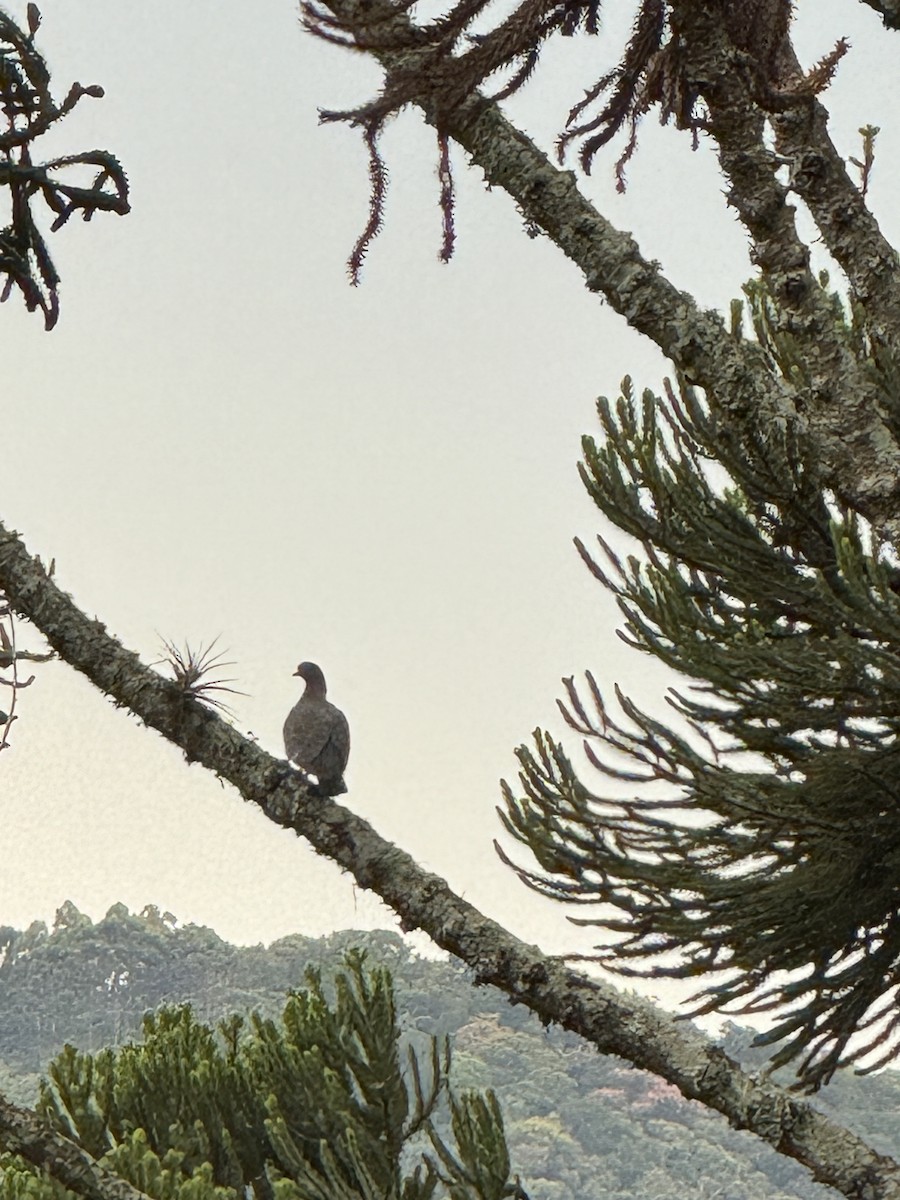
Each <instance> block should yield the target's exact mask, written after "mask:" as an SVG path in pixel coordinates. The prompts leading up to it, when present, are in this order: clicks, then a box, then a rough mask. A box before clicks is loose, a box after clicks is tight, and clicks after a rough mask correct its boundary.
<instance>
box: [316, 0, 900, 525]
mask: <svg viewBox="0 0 900 1200" xmlns="http://www.w3.org/2000/svg"><path fill="white" fill-rule="evenodd" d="M327 3H328V7H329V8H330V9H331V11H332V12H333V13H334V14H335V16H336V17H338V18H339V20H340V22H341V23H342V25H343V26H345V27H346V28H347V29H348V30H349V31H351V32H356V30H357V28H358V29H359V31H360V34H359V40H360V44H361V45H362V46H363V47H365V45H366V33H365V30H366V28H367V27H371V26H372V24H373V23H375V24H376V25H377V26H378V28H379V29H381V30H382V31H383V34H384V36H383V38H382V42H383V46H382V48H378V47H373V48H372V50H371V53H372V54H373V55H374V56H375V57H376V58H377V59H378V60H379V62H380V63H381V64H382V66H383V67H384V68H385V70H386V72H387V76H388V78H387V81H386V85H385V91H386V92H388V91H390V89H391V80H392V77H393V75H394V73H398V74H399V75H400V76H402V77H403V78H404V80H408V78H409V77H410V76H411V75H413V74H415V69H416V63H417V62H418V61H421V62H423V63H424V62H426V61H428V54H429V51H428V50H427V49H425V50H422V49H418V48H416V47H415V46H414V45H413V44H412V43H413V42H414V38H412V36H411V33H410V31H411V30H412V29H413V28H414V27H413V26H412V24H411V22H410V20H409V17H408V16H407V15H406V13H405V12H400V11H397V10H395V9H393V7H392V5H391V4H390V3H389V0H327ZM389 45H393V46H397V45H402V46H403V47H404V48H403V49H390V48H388V46H389ZM419 89H420V90H419V94H418V95H417V96H416V97H415V103H416V104H417V105H418V106H419V107H420V108H421V110H422V112H423V113H424V116H425V119H426V120H427V121H428V122H429V123H430V124H432V125H434V126H438V127H439V128H440V130H441V131H442V132H444V133H447V134H449V135H450V136H452V137H453V138H454V139H455V140H456V141H457V142H459V144H460V145H462V146H463V147H464V148H465V149H466V150H467V151H468V153H469V156H470V158H471V159H472V161H473V162H474V163H476V164H477V165H478V166H479V167H481V168H482V170H483V171H484V174H485V177H486V179H487V181H488V183H489V184H491V185H497V186H500V187H502V188H504V189H505V190H506V191H507V192H508V193H509V194H510V195H511V196H512V197H513V199H514V200H515V201H516V203H517V205H518V206H519V208H520V210H521V212H522V214H523V215H524V217H525V219H526V221H527V222H528V223H529V224H530V225H531V226H532V227H535V228H537V229H540V230H542V231H543V232H545V233H546V234H547V235H548V236H549V237H550V238H551V239H552V240H553V241H554V242H555V243H556V245H557V246H559V248H560V249H561V250H562V251H563V253H564V254H565V255H566V256H567V257H568V258H570V259H571V260H572V261H573V262H574V263H575V264H576V265H577V266H578V267H579V268H580V270H581V271H582V273H583V275H584V277H585V281H586V284H587V286H588V288H589V289H590V290H591V291H595V292H600V293H601V294H602V295H603V296H604V297H605V298H606V300H607V301H608V302H609V304H610V305H611V307H612V308H614V309H615V310H616V311H617V312H619V313H621V314H622V316H624V317H625V319H626V320H627V321H628V323H629V324H630V325H631V326H632V327H633V328H634V329H637V330H638V331H639V332H641V333H644V334H646V335H647V336H648V337H649V338H651V339H652V341H654V342H655V343H656V345H657V346H659V348H660V349H661V350H662V352H663V353H664V354H665V355H666V357H667V358H669V359H670V360H671V361H672V362H673V364H674V365H675V367H676V369H677V370H678V371H679V372H680V373H681V374H682V375H683V376H684V378H685V379H686V380H687V381H688V382H690V383H693V384H696V385H699V386H701V387H703V388H705V389H706V390H707V393H708V394H709V396H710V400H711V403H713V405H714V407H715V409H716V412H717V415H718V417H719V418H720V419H721V420H724V421H725V422H726V423H732V424H733V425H736V426H737V427H738V428H741V427H743V428H748V427H763V428H765V427H766V426H769V427H771V428H776V429H777V428H780V427H783V426H784V424H785V423H786V422H788V423H794V424H795V425H796V426H797V427H799V428H804V427H805V428H806V429H807V432H808V434H809V437H810V441H811V449H812V452H813V454H814V455H815V457H816V458H817V459H818V460H819V461H820V462H821V463H822V464H823V482H824V484H825V485H826V486H828V487H831V488H832V489H833V490H834V491H835V492H836V493H837V494H838V495H839V496H840V497H841V499H842V500H844V501H845V502H846V503H848V504H850V505H852V506H853V507H854V508H856V509H858V511H859V512H861V513H862V514H863V515H864V516H866V517H867V518H868V519H869V520H870V521H871V522H872V523H873V524H874V525H875V526H876V528H878V530H879V531H880V532H881V533H882V534H884V535H885V536H886V537H887V538H889V539H890V540H898V539H900V517H898V516H897V514H898V512H900V448H898V447H897V445H896V444H895V443H894V441H893V440H892V439H891V438H890V437H889V436H888V435H887V432H886V430H885V428H884V425H883V423H882V421H881V420H880V418H879V416H878V414H877V413H876V412H875V411H874V409H873V408H872V407H871V406H865V405H861V404H860V405H857V406H856V408H855V409H854V410H853V412H852V415H851V414H848V412H847V410H846V409H843V410H841V411H839V412H836V411H833V410H829V411H826V412H817V411H815V410H814V411H812V412H810V413H804V414H803V415H802V417H801V416H800V414H799V412H798V404H797V400H798V396H797V395H796V393H795V392H794V391H793V390H792V389H791V388H790V387H788V385H787V384H781V383H778V382H776V381H775V380H774V379H773V377H772V374H771V371H770V369H769V365H768V363H767V362H766V360H765V357H764V356H763V354H762V353H761V352H760V350H759V347H757V346H756V345H755V344H753V343H747V342H743V343H742V342H737V341H735V340H733V339H731V338H730V337H729V336H728V335H727V333H726V330H725V326H724V323H723V322H722V320H721V318H720V317H719V316H718V315H717V314H715V313H712V312H709V311H704V310H702V309H700V308H699V307H698V306H697V304H696V302H695V301H694V299H693V298H692V297H691V296H690V295H688V294H687V293H685V292H681V291H679V290H678V289H677V288H675V287H674V286H673V285H672V284H671V283H670V282H669V281H668V280H667V279H666V278H665V277H664V276H663V274H662V272H661V270H660V268H659V265H658V264H656V263H651V262H648V261H647V260H646V259H645V258H643V256H642V255H641V253H640V250H639V248H638V246H637V243H636V242H635V240H634V238H632V237H631V236H630V234H628V233H625V232H622V231H621V230H618V229H616V228H615V227H614V226H613V225H612V224H611V223H610V222H609V221H608V220H606V218H605V217H604V216H603V215H602V214H601V213H599V212H598V211H597V210H596V209H595V208H594V207H593V206H592V205H591V204H590V203H589V201H588V200H587V199H586V198H585V197H584V196H583V195H582V194H581V192H580V191H579V190H578V187H577V184H576V180H575V176H574V174H573V173H572V172H568V171H561V170H559V169H557V168H556V167H554V166H553V165H552V164H551V163H550V162H549V160H548V159H547V157H546V155H544V154H543V153H542V152H541V151H540V150H539V149H538V148H537V147H536V146H535V145H534V143H533V142H532V141H531V140H530V139H529V138H528V137H527V136H526V135H525V134H524V133H522V132H521V131H520V130H519V129H517V128H516V127H515V126H514V125H512V124H511V123H510V122H509V121H507V120H506V118H505V117H504V116H503V113H502V112H501V111H500V108H499V106H498V105H497V104H496V103H493V102H491V101H489V100H487V99H485V97H484V96H482V95H480V94H479V93H475V94H473V95H470V96H469V97H468V98H467V99H465V100H464V101H462V102H460V103H459V104H458V105H456V106H455V107H453V108H452V109H450V110H448V109H447V108H446V107H444V106H443V105H442V103H441V97H440V96H438V95H435V94H434V92H433V91H432V90H431V88H430V86H429V80H428V75H427V72H426V73H424V74H423V75H421V76H420V83H419ZM800 399H801V400H802V397H801V398H800Z"/></svg>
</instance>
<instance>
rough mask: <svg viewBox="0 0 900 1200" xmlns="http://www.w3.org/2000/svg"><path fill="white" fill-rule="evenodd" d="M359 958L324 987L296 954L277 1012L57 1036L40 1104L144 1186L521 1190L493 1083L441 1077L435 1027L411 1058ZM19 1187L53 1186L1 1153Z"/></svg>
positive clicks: (199, 1197)
mask: <svg viewBox="0 0 900 1200" xmlns="http://www.w3.org/2000/svg"><path fill="white" fill-rule="evenodd" d="M364 959H365V955H364V953H362V952H358V951H357V952H350V953H349V954H348V955H347V960H346V970H345V971H341V972H338V973H337V975H336V977H335V979H334V998H333V1000H330V999H329V997H328V996H327V994H326V991H325V988H324V986H323V984H322V980H321V978H320V975H319V973H318V972H317V971H314V970H312V969H310V970H309V972H308V974H307V986H306V988H304V989H303V990H302V991H298V992H295V993H292V994H291V995H290V996H289V998H288V1001H287V1004H286V1007H285V1009H284V1014H283V1017H282V1019H281V1020H280V1021H272V1020H266V1019H263V1018H262V1017H260V1016H258V1015H256V1014H254V1015H253V1016H252V1018H251V1019H250V1022H249V1025H247V1024H246V1023H245V1022H244V1021H243V1019H242V1018H241V1017H237V1016H235V1017H231V1018H230V1019H229V1020H227V1021H222V1022H220V1024H219V1027H218V1029H217V1030H213V1029H211V1028H209V1027H208V1026H206V1025H203V1024H201V1023H199V1022H198V1021H197V1020H196V1019H195V1018H194V1016H193V1014H192V1012H191V1009H190V1006H188V1005H184V1006H181V1007H173V1008H165V1009H162V1010H160V1012H159V1013H157V1014H156V1015H153V1016H148V1017H147V1018H145V1021H144V1040H143V1042H142V1043H140V1044H134V1045H126V1046H123V1047H121V1048H120V1049H118V1050H104V1051H101V1052H100V1053H99V1054H96V1055H89V1054H80V1053H79V1052H78V1051H76V1050H75V1049H73V1047H71V1046H67V1047H66V1049H65V1050H64V1051H63V1053H62V1054H60V1055H59V1056H58V1057H57V1058H56V1059H55V1060H54V1062H53V1063H52V1064H51V1066H50V1072H49V1074H50V1078H49V1080H47V1081H45V1083H44V1085H43V1088H42V1096H41V1102H40V1105H39V1109H40V1111H41V1113H42V1115H43V1116H44V1117H45V1118H46V1119H47V1120H48V1121H49V1122H50V1124H51V1125H52V1126H53V1128H55V1129H57V1130H58V1131H59V1132H61V1133H62V1134H64V1135H65V1136H66V1137H70V1138H72V1139H73V1140H74V1141H76V1142H77V1143H78V1144H79V1145H80V1146H81V1147H82V1148H83V1149H85V1150H86V1151H87V1152H88V1153H89V1154H90V1155H91V1156H92V1157H93V1158H96V1159H97V1160H99V1161H100V1162H101V1164H102V1165H103V1166H105V1167H107V1168H109V1169H111V1170H112V1171H115V1172H116V1173H117V1174H118V1175H120V1176H121V1177H122V1178H124V1179H126V1180H128V1182H129V1183H131V1184H133V1185H134V1186H135V1187H137V1188H138V1189H140V1191H142V1192H144V1193H145V1194H146V1195H147V1196H150V1197H153V1200H245V1198H246V1197H247V1196H249V1195H251V1194H252V1195H253V1196H254V1197H255V1200H376V1198H378V1200H431V1198H432V1197H434V1200H439V1198H440V1197H442V1196H451V1197H453V1198H454V1200H502V1198H503V1197H506V1196H510V1197H519V1198H520V1200H522V1198H524V1200H527V1197H526V1196H525V1193H524V1192H523V1191H522V1189H521V1188H520V1186H519V1184H518V1182H517V1180H515V1179H511V1177H510V1163H509V1153H508V1150H507V1146H506V1138H505V1135H504V1130H503V1117H502V1115H501V1113H500V1109H499V1107H498V1105H497V1101H496V1098H495V1097H494V1095H493V1093H492V1092H487V1093H484V1094H482V1093H480V1092H464V1093H462V1094H461V1095H459V1096H454V1095H453V1094H452V1093H451V1092H450V1090H449V1082H448V1072H449V1067H450V1051H449V1045H448V1043H447V1041H446V1039H445V1040H443V1041H438V1039H436V1038H430V1039H427V1047H425V1048H426V1052H427V1060H428V1061H427V1065H426V1066H424V1067H423V1065H422V1062H421V1060H420V1056H419V1054H417V1052H416V1049H415V1048H414V1047H413V1045H412V1044H411V1043H409V1042H408V1043H407V1045H406V1047H405V1049H404V1048H403V1047H402V1045H401V1035H400V1029H399V1026H398V1023H397V1018H396V1012H395V1005H394V990H393V981H392V979H391V975H390V972H389V971H388V970H387V969H386V968H384V967H375V968H371V969H369V968H367V967H366V966H365V962H364ZM421 1048H422V1047H420V1049H421ZM448 1125H449V1130H448ZM23 1185H24V1187H23ZM54 1188H55V1191H54ZM22 1190H25V1191H30V1192H31V1193H34V1195H35V1200H60V1198H59V1193H60V1190H61V1189H59V1188H58V1185H54V1184H51V1183H43V1184H40V1185H39V1184H38V1182H37V1180H35V1179H34V1177H33V1176H32V1175H30V1174H29V1173H28V1172H27V1169H26V1168H25V1166H24V1164H19V1166H18V1167H17V1168H16V1167H15V1166H14V1165H13V1164H9V1163H8V1164H7V1165H6V1168H5V1172H4V1173H3V1177H2V1179H0V1197H2V1200H13V1197H14V1196H18V1195H19V1194H20V1193H21V1191H22Z"/></svg>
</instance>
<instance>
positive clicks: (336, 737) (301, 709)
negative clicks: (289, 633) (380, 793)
mask: <svg viewBox="0 0 900 1200" xmlns="http://www.w3.org/2000/svg"><path fill="white" fill-rule="evenodd" d="M294 674H295V675H299V676H300V678H301V679H303V680H305V681H306V691H305V692H304V693H303V695H302V696H301V697H300V699H299V700H298V701H297V703H296V704H295V705H294V707H293V708H292V709H291V711H290V712H289V713H288V716H287V720H286V721H285V723H284V748H285V751H286V753H287V756H288V758H289V759H290V760H291V762H294V763H296V764H297V766H298V767H300V768H301V770H303V771H306V772H308V773H309V774H310V775H315V777H316V779H317V780H318V783H319V789H320V791H322V792H323V793H324V794H325V795H326V796H339V795H340V794H341V793H342V792H346V790H347V785H346V784H345V783H344V768H345V767H346V766H347V759H348V758H349V756H350V726H349V725H348V724H347V718H346V717H345V716H344V714H343V713H342V712H341V710H340V709H339V708H335V706H334V705H333V704H330V703H329V702H328V701H327V700H326V699H325V692H326V688H325V676H324V675H323V674H322V670H321V668H320V667H317V666H316V664H315V663H311V662H302V663H301V664H300V666H299V667H298V668H297V670H296V671H295V672H294Z"/></svg>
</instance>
